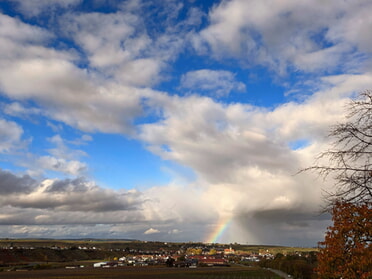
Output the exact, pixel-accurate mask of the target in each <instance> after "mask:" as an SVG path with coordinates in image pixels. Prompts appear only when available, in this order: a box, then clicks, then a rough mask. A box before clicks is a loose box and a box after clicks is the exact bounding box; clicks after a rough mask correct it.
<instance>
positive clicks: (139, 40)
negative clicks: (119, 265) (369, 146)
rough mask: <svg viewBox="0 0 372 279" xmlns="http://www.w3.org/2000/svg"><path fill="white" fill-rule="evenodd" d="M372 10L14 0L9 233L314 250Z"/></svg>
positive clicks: (0, 48)
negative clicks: (335, 145) (334, 145)
mask: <svg viewBox="0 0 372 279" xmlns="http://www.w3.org/2000/svg"><path fill="white" fill-rule="evenodd" d="M371 10H372V1H370V0H358V1H355V0H353V1H348V0H345V1H338V0H337V1H336V0H334V1H332V0H328V1H325V0H315V1H314V0H302V1H298V0H283V1H270V0H265V1H262V0H249V1H247V0H231V1H212V0H210V1H202V0H199V1H198V0H184V1H176V0H154V1H150V0H146V1H145V0H143V1H141V0H127V1H112V0H91V1H85V0H54V1H49V0H29V1H24V0H9V1H8V0H1V1H0V238H4V237H14V238H35V237H36V238H117V239H139V240H154V241H167V242H184V241H187V242H188V241H193V242H199V241H202V242H219V243H232V242H238V243H242V244H277V245H290V246H310V247H311V246H316V245H317V242H318V241H321V240H322V239H323V237H324V232H325V230H326V227H327V226H328V225H329V224H330V217H329V216H328V215H326V214H320V211H321V208H322V205H323V202H324V200H323V197H324V193H325V191H328V190H330V189H332V178H330V179H329V180H326V181H324V180H323V179H322V178H320V177H319V176H318V175H317V174H316V173H300V174H297V173H298V171H299V170H301V169H303V168H306V167H308V166H311V165H312V164H313V163H314V160H315V157H316V156H317V154H319V153H320V152H322V151H324V150H327V148H329V144H330V139H329V138H327V133H328V131H329V129H330V127H332V125H335V124H337V123H341V122H343V121H345V104H346V103H347V102H348V100H350V98H353V97H355V96H356V94H358V93H360V92H363V91H365V90H368V89H371V88H372V71H371V69H372V32H371V30H372V17H371V16H370V11H371Z"/></svg>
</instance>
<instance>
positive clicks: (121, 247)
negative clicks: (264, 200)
mask: <svg viewBox="0 0 372 279" xmlns="http://www.w3.org/2000/svg"><path fill="white" fill-rule="evenodd" d="M237 248H238V249H237ZM239 248H241V249H239ZM278 249H279V247H274V248H273V249H269V248H267V249H265V248H259V247H252V249H247V247H245V246H240V245H239V244H230V245H229V244H217V243H193V242H189V243H167V242H147V241H143V242H141V241H133V242H128V241H127V242H125V241H124V242H120V241H119V242H104V241H102V242H100V241H85V242H82V241H80V242H76V241H75V242H74V241H65V242H63V241H55V242H48V241H44V242H43V241H23V242H20V241H18V242H17V241H8V242H5V241H3V242H0V264H2V265H6V264H16V263H17V262H18V261H20V260H22V263H29V262H33V263H35V262H38V263H39V264H40V263H51V262H61V263H63V262H66V265H65V267H66V268H69V269H71V268H82V267H87V266H91V267H94V268H113V267H123V266H155V265H165V266H168V267H186V268H196V267H203V266H229V265H230V264H231V263H241V264H246V265H252V264H253V263H256V262H259V261H260V260H262V259H273V258H274V255H275V253H276V252H277V250H278ZM94 260H95V261H94ZM81 261H84V265H82V264H78V263H79V262H81ZM87 261H88V262H89V264H87ZM71 262H74V264H70V263H71Z"/></svg>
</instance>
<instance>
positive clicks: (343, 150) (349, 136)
mask: <svg viewBox="0 0 372 279" xmlns="http://www.w3.org/2000/svg"><path fill="white" fill-rule="evenodd" d="M347 112H348V115H347V121H346V123H341V124H337V125H335V126H333V127H332V128H331V130H330V133H329V137H330V138H331V139H332V140H333V142H332V147H331V148H330V149H329V150H327V151H325V152H322V153H320V154H319V155H318V157H317V161H316V164H315V165H314V166H312V167H309V168H306V169H304V170H303V171H308V170H311V171H316V172H318V173H319V174H320V175H321V176H323V177H324V178H327V177H329V176H332V177H333V178H334V179H335V181H336V185H335V188H334V191H332V192H327V193H326V199H327V202H328V205H329V206H332V205H333V204H334V203H335V201H336V200H343V201H345V202H348V203H354V204H359V203H365V202H367V203H368V202H371V201H372V166H371V155H372V91H371V90H368V91H365V92H363V93H360V94H359V95H358V97H357V98H356V99H354V100H351V101H350V103H349V104H348V106H347ZM321 162H327V163H326V164H324V163H321Z"/></svg>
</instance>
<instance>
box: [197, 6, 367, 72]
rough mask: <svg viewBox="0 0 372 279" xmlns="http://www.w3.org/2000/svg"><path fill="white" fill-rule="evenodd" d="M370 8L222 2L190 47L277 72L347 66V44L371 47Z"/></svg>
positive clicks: (349, 53)
mask: <svg viewBox="0 0 372 279" xmlns="http://www.w3.org/2000/svg"><path fill="white" fill-rule="evenodd" d="M370 8H371V2H370V1H368V0H366V1H358V2H356V3H351V2H343V3H339V2H338V1H328V2H324V1H317V2H315V3H314V1H302V2H300V3H299V2H298V1H292V0H287V1H280V2H277V1H244V0H233V1H222V2H221V3H220V4H219V5H216V6H215V7H214V9H213V10H212V11H211V12H210V14H209V20H210V25H209V26H207V27H206V28H205V29H204V30H202V31H201V32H200V35H199V36H196V37H194V45H195V47H196V48H197V49H198V50H199V51H204V52H205V51H207V49H206V48H210V49H211V50H212V53H213V54H214V55H215V56H216V57H222V56H230V57H235V58H238V59H239V61H241V63H242V64H248V65H249V64H260V65H264V66H268V67H270V68H271V69H273V70H275V71H276V72H277V73H284V72H286V70H287V67H294V68H296V69H299V70H302V71H305V72H315V71H332V70H335V69H337V68H338V67H343V68H345V67H348V66H350V65H349V64H348V63H346V64H345V60H347V59H345V57H349V58H350V59H352V58H353V59H354V57H353V56H352V51H353V47H356V48H357V49H358V50H359V51H361V52H370V51H371V48H370V44H368V43H367V42H369V41H370V40H371V35H370V33H368V31H367V30H369V28H370V27H371V24H372V22H371V20H370V17H368V15H366V11H368V10H369V9H370ZM314 18H316V19H317V20H316V21H314ZM204 43H206V45H205V44H204ZM358 67H360V64H358Z"/></svg>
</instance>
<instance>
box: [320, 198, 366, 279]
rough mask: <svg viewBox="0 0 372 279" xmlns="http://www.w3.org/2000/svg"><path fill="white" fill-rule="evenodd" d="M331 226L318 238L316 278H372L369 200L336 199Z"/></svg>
mask: <svg viewBox="0 0 372 279" xmlns="http://www.w3.org/2000/svg"><path fill="white" fill-rule="evenodd" d="M332 216H333V226H331V227H329V228H328V231H327V233H326V236H325V240H324V241H323V242H320V243H319V244H320V251H319V254H318V268H317V272H318V275H319V277H320V278H324V279H326V278H327V279H332V278H349V279H353V278H360V279H364V278H365V279H367V278H372V270H371V267H372V245H371V242H372V211H371V203H369V204H367V203H365V204H362V205H355V204H352V203H349V202H341V201H339V202H336V204H335V206H334V207H333V211H332Z"/></svg>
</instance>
